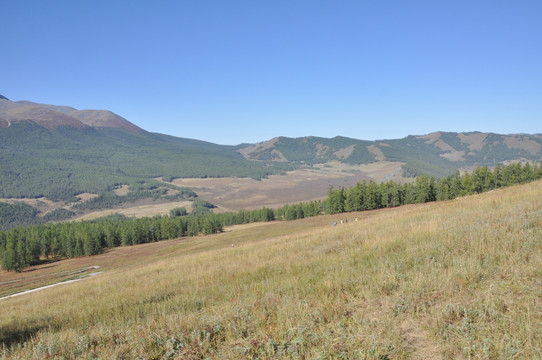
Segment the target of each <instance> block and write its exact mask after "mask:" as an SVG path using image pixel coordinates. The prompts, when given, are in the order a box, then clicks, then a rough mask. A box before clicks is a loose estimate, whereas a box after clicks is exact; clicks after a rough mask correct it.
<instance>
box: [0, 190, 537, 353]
mask: <svg viewBox="0 0 542 360" xmlns="http://www.w3.org/2000/svg"><path fill="white" fill-rule="evenodd" d="M355 218H357V219H358V221H355ZM343 219H348V223H345V224H341V220H343ZM334 221H337V222H338V224H337V226H333V222H334ZM232 245H233V246H232ZM89 266H100V268H99V270H100V271H103V273H100V274H98V275H96V276H94V277H89V278H85V279H82V280H81V281H78V282H74V283H70V284H66V285H62V286H57V287H52V288H48V289H45V290H42V291H37V292H34V293H31V294H27V295H21V296H18V297H13V298H7V299H3V300H0V308H1V309H2V311H1V312H0V343H1V344H2V345H0V358H2V359H11V358H25V359H47V358H51V359H52V358H65V359H76V358H77V359H96V358H99V359H136V358H139V359H206V358H210V359H239V358H241V359H242V358H247V359H248V358H260V359H274V358H292V359H303V358H307V359H316V358H321V359H328V358H343V359H468V358H473V359H511V358H515V359H536V358H542V182H540V181H537V182H533V183H530V184H526V185H521V186H514V187H510V188H506V189H501V190H496V191H491V192H489V193H485V194H481V195H476V196H469V197H464V198H460V199H457V200H451V201H443V202H434V203H428V204H420V205H409V206H403V207H398V208H391V209H383V210H376V211H367V212H362V213H349V214H340V215H330V216H320V217H314V218H309V219H303V220H297V221H288V222H286V221H277V222H271V223H255V224H250V225H246V226H236V227H232V228H228V229H226V231H225V232H224V233H221V234H216V235H211V236H200V237H196V238H189V239H176V240H171V241H164V242H160V243H152V244H144V245H137V246H132V247H127V248H115V249H111V250H108V251H106V253H104V254H101V255H97V256H92V257H85V258H78V259H69V260H63V261H59V262H56V263H50V264H44V265H41V266H38V267H33V268H29V269H27V270H26V271H24V272H23V273H20V274H16V273H7V272H4V271H0V294H2V295H0V296H3V295H6V294H9V293H12V292H16V291H22V290H26V289H29V288H34V287H38V286H42V285H47V284H50V283H54V282H56V281H59V280H62V279H67V278H73V277H74V276H77V274H76V273H75V272H76V271H78V270H82V269H86V268H88V267H89ZM63 272H64V273H63ZM70 272H72V273H70ZM62 274H64V275H62ZM16 284H18V285H16Z"/></svg>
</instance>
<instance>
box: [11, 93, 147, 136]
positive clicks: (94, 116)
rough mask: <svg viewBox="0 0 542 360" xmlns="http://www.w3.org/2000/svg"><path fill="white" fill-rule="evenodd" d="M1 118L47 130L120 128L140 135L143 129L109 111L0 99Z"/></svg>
mask: <svg viewBox="0 0 542 360" xmlns="http://www.w3.org/2000/svg"><path fill="white" fill-rule="evenodd" d="M0 117H2V118H3V119H4V120H7V121H9V122H11V123H15V122H19V121H32V122H34V123H36V124H38V125H41V126H44V127H46V128H49V129H51V128H55V127H58V126H71V127H77V128H81V127H83V126H85V125H86V126H91V127H95V128H100V127H109V128H120V129H124V130H128V131H131V132H133V133H139V132H141V131H142V129H141V128H139V127H138V126H136V125H134V124H132V123H131V122H129V121H128V120H126V119H124V118H123V117H121V116H119V115H117V114H114V113H112V112H111V111H108V110H77V109H74V108H72V107H69V106H55V105H46V104H37V103H33V102H30V101H9V100H8V99H6V98H5V97H2V98H0Z"/></svg>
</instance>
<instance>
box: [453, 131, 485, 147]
mask: <svg viewBox="0 0 542 360" xmlns="http://www.w3.org/2000/svg"><path fill="white" fill-rule="evenodd" d="M487 135H488V134H486V133H474V134H463V133H461V134H458V135H457V137H458V138H459V140H461V142H462V143H464V144H467V145H468V146H469V149H470V150H471V151H480V150H482V148H483V147H484V144H485V143H484V140H485V139H486V137H487Z"/></svg>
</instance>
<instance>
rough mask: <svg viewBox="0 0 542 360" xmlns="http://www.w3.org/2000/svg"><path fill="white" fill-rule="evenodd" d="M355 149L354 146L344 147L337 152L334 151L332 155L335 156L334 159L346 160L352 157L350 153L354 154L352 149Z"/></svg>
mask: <svg viewBox="0 0 542 360" xmlns="http://www.w3.org/2000/svg"><path fill="white" fill-rule="evenodd" d="M355 147H356V145H350V146H348V147H345V148H343V149H340V150H338V151H335V152H334V153H333V155H335V156H336V157H338V158H339V159H346V158H347V157H349V156H350V155H352V153H353V152H354V148H355Z"/></svg>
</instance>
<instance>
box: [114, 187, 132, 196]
mask: <svg viewBox="0 0 542 360" xmlns="http://www.w3.org/2000/svg"><path fill="white" fill-rule="evenodd" d="M128 188H129V186H128V185H121V186H120V187H119V188H117V189H115V190H114V192H115V194H117V195H118V196H125V195H128V192H129V190H128Z"/></svg>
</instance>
